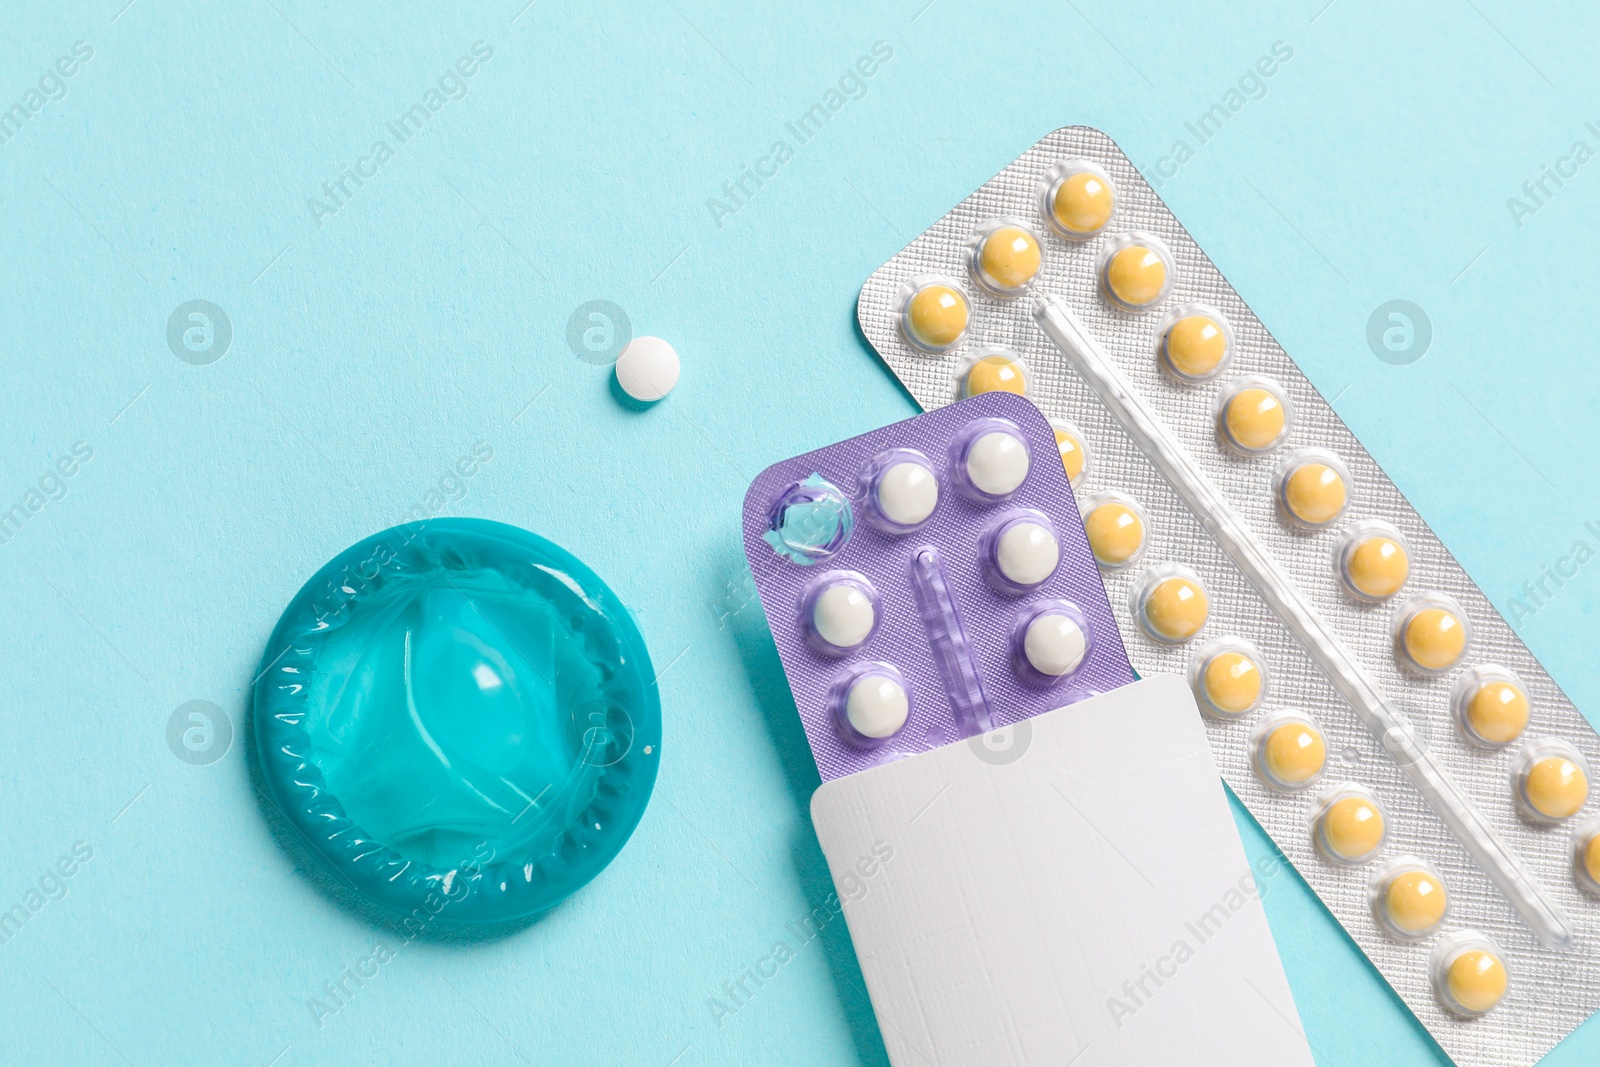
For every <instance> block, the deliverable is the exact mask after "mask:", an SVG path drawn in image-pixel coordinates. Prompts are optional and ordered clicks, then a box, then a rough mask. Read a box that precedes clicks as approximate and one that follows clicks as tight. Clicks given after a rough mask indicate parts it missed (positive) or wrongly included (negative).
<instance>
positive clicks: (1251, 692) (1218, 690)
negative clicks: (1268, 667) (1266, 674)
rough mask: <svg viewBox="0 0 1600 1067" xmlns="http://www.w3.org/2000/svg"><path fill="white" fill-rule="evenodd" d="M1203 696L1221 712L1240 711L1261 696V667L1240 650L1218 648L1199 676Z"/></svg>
mask: <svg viewBox="0 0 1600 1067" xmlns="http://www.w3.org/2000/svg"><path fill="white" fill-rule="evenodd" d="M1200 684H1201V688H1202V689H1203V690H1204V692H1205V698H1206V700H1208V701H1210V702H1211V705H1212V706H1213V707H1215V708H1216V709H1217V710H1218V711H1220V712H1222V713H1223V714H1225V715H1243V714H1244V713H1245V712H1247V711H1249V710H1250V709H1251V708H1253V707H1255V706H1256V703H1257V702H1258V701H1260V699H1261V688H1262V678H1261V668H1260V667H1258V666H1257V665H1256V661H1255V660H1253V659H1251V658H1250V657H1249V656H1247V655H1245V654H1244V653H1243V652H1219V653H1218V654H1217V655H1215V656H1212V657H1211V660H1210V662H1208V663H1207V664H1206V667H1205V671H1204V672H1202V675H1201V679H1200Z"/></svg>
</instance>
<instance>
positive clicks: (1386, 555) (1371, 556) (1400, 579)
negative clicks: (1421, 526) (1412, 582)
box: [1344, 536, 1411, 600]
mask: <svg viewBox="0 0 1600 1067" xmlns="http://www.w3.org/2000/svg"><path fill="white" fill-rule="evenodd" d="M1344 572H1345V576H1346V577H1348V578H1349V579H1350V584H1351V585H1353V586H1355V588H1356V590H1357V591H1358V592H1360V593H1362V594H1363V595H1365V596H1369V597H1371V598H1373V599H1374V600H1382V599H1385V598H1387V597H1392V596H1394V595H1395V594H1396V593H1398V592H1399V591H1400V588H1401V587H1402V586H1404V585H1405V584H1406V579H1407V578H1408V577H1410V575H1411V556H1410V554H1409V553H1407V552H1406V549H1405V546H1404V545H1402V544H1401V543H1400V542H1398V541H1396V540H1394V539H1393V538H1389V537H1382V536H1373V537H1368V538H1366V539H1365V540H1363V541H1361V542H1359V543H1358V544H1357V545H1356V546H1355V548H1354V549H1353V550H1352V551H1351V552H1350V554H1349V556H1348V557H1347V558H1346V560H1345V565H1344Z"/></svg>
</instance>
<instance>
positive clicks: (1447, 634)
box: [1405, 608, 1467, 671]
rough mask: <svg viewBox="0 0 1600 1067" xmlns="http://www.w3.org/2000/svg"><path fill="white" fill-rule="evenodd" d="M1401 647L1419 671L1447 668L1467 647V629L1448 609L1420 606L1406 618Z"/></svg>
mask: <svg viewBox="0 0 1600 1067" xmlns="http://www.w3.org/2000/svg"><path fill="white" fill-rule="evenodd" d="M1405 649H1406V655H1407V656H1410V657H1411V661H1412V662H1413V663H1415V664H1416V665H1417V666H1418V667H1421V668H1422V669H1423V670H1428V671H1442V670H1448V669H1449V668H1450V667H1451V666H1452V665H1453V664H1454V663H1455V662H1456V661H1457V660H1459V659H1460V658H1461V654H1462V653H1463V652H1465V651H1466V650H1467V628H1466V627H1465V626H1464V625H1462V623H1461V620H1460V619H1458V618H1457V617H1456V615H1455V612H1453V611H1450V610H1449V609H1448V608H1423V609H1422V610H1421V611H1418V612H1415V613H1414V614H1413V615H1412V616H1411V617H1410V618H1409V619H1407V620H1406V625H1405Z"/></svg>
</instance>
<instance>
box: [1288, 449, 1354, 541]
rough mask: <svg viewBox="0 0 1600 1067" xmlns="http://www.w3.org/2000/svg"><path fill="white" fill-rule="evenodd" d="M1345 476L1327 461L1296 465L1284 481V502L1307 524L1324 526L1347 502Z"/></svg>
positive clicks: (1297, 517)
mask: <svg viewBox="0 0 1600 1067" xmlns="http://www.w3.org/2000/svg"><path fill="white" fill-rule="evenodd" d="M1349 499H1350V498H1349V495H1348V493H1347V492H1346V490H1345V485H1344V478H1343V476H1341V475H1340V474H1339V472H1338V471H1336V470H1334V469H1333V468H1332V467H1330V466H1329V465H1328V464H1326V463H1305V464H1302V465H1301V466H1299V467H1296V468H1295V469H1294V471H1293V473H1291V474H1290V475H1289V477H1288V478H1287V479H1285V480H1284V483H1283V506H1284V507H1285V508H1287V509H1288V511H1289V514H1290V515H1292V516H1294V517H1295V518H1296V519H1298V520H1300V521H1301V522H1303V523H1305V524H1306V525H1308V526H1326V525H1328V523H1330V522H1332V521H1333V520H1334V519H1337V518H1338V517H1339V516H1340V515H1341V514H1343V513H1344V507H1345V504H1346V503H1348V502H1349Z"/></svg>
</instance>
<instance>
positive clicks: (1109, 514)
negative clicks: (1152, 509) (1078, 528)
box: [1083, 500, 1144, 567]
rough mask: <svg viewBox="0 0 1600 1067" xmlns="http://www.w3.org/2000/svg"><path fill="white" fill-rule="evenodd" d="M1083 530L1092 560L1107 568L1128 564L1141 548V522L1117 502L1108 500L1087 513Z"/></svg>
mask: <svg viewBox="0 0 1600 1067" xmlns="http://www.w3.org/2000/svg"><path fill="white" fill-rule="evenodd" d="M1083 528H1084V532H1085V533H1086V534H1088V536H1089V550H1090V551H1091V552H1093V553H1094V558H1095V559H1096V560H1097V561H1098V562H1100V563H1103V564H1106V565H1107V566H1113V567H1116V566H1121V565H1122V564H1124V563H1127V562H1128V561H1129V560H1131V559H1133V557H1134V556H1136V555H1138V554H1139V549H1141V548H1143V547H1144V520H1143V519H1141V518H1140V517H1139V513H1138V512H1137V511H1135V510H1134V509H1133V508H1132V507H1131V506H1130V505H1128V504H1125V503H1123V502H1122V501H1120V500H1108V501H1106V502H1105V503H1103V504H1100V505H1099V506H1098V507H1096V508H1094V510H1092V511H1090V512H1089V517H1088V519H1087V520H1086V521H1085V522H1084V524H1083Z"/></svg>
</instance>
